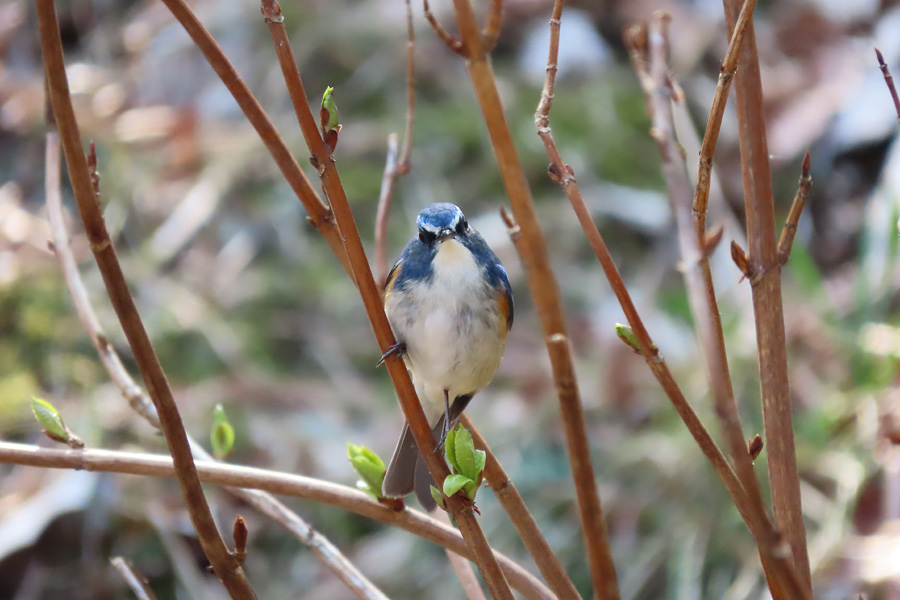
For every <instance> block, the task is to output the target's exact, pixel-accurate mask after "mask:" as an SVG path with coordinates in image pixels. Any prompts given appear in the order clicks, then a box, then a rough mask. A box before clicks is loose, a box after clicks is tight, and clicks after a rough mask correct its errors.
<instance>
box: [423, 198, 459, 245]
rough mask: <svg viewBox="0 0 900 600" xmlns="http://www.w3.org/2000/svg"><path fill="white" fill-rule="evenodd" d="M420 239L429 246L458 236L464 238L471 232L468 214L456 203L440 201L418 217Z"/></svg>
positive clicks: (424, 210) (425, 209)
mask: <svg viewBox="0 0 900 600" xmlns="http://www.w3.org/2000/svg"><path fill="white" fill-rule="evenodd" d="M416 225H418V227H419V240H420V241H421V242H422V243H424V244H428V245H429V246H431V245H433V244H435V243H436V242H443V241H445V240H448V239H453V238H456V237H460V238H464V237H466V236H467V235H468V233H469V223H468V221H466V216H465V215H464V214H463V212H462V211H461V210H460V209H459V207H458V206H456V205H455V204H451V203H449V202H439V203H437V204H432V205H431V206H428V207H426V208H424V209H422V212H420V213H419V217H418V218H417V219H416Z"/></svg>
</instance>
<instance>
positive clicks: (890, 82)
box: [875, 48, 900, 122]
mask: <svg viewBox="0 0 900 600" xmlns="http://www.w3.org/2000/svg"><path fill="white" fill-rule="evenodd" d="M875 57H876V58H877V59H878V67H879V68H880V69H881V74H882V75H884V82H885V83H886V84H887V87H888V90H889V91H890V92H891V100H893V101H894V110H895V111H897V121H898V122H900V98H898V97H897V88H896V87H895V86H894V77H893V75H891V70H890V69H889V68H888V66H887V63H886V62H884V55H883V54H882V53H881V50H879V49H878V48H875Z"/></svg>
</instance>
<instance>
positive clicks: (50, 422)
mask: <svg viewBox="0 0 900 600" xmlns="http://www.w3.org/2000/svg"><path fill="white" fill-rule="evenodd" d="M31 412H33V413H34V418H35V419H37V422H38V423H40V425H41V427H43V428H44V429H43V432H44V435H46V436H47V437H48V438H50V439H51V440H54V441H57V442H62V443H63V444H66V445H67V446H69V447H70V448H74V449H76V450H80V449H82V448H84V442H83V441H81V438H80V437H78V436H77V435H75V434H74V433H72V431H71V430H70V429H69V428H68V427H66V424H65V423H64V422H63V419H62V416H61V415H60V414H59V411H58V410H56V407H55V406H53V405H52V404H50V403H49V402H47V401H46V400H42V399H40V398H32V399H31Z"/></svg>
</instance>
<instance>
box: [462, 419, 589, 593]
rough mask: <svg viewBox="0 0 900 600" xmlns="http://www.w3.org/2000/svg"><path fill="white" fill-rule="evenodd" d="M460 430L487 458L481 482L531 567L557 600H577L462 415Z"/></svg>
mask: <svg viewBox="0 0 900 600" xmlns="http://www.w3.org/2000/svg"><path fill="white" fill-rule="evenodd" d="M460 418H461V420H462V424H463V426H465V427H467V428H468V429H469V430H470V431H471V432H472V439H473V440H474V441H475V447H476V448H478V449H479V450H484V451H485V453H486V455H487V462H486V464H485V467H484V478H485V479H486V480H487V482H488V484H489V485H490V487H491V491H492V492H494V495H495V496H496V497H497V500H499V501H500V506H502V507H503V510H504V511H506V514H507V516H508V517H509V519H510V521H512V524H513V526H514V527H515V528H516V532H518V534H519V538H520V539H521V540H522V543H524V544H525V549H526V550H528V553H529V554H530V555H531V558H532V559H534V563H535V565H536V566H537V568H538V570H540V572H541V575H543V576H544V580H545V581H546V582H547V585H549V586H550V589H551V590H553V593H554V594H556V597H557V598H559V599H560V600H580V598H581V596H579V595H578V590H577V589H575V584H573V583H572V580H571V579H570V578H569V576H568V575H567V574H566V571H565V569H564V568H563V566H562V564H561V563H560V562H559V559H558V558H557V557H556V555H555V554H553V550H552V549H551V548H550V544H548V543H547V539H546V538H545V537H544V536H543V535H542V534H541V531H540V529H538V526H537V523H536V522H535V521H534V517H533V516H532V515H531V512H530V511H529V510H528V507H527V506H526V505H525V500H523V499H522V496H521V494H519V490H517V489H516V486H515V485H514V484H513V482H512V480H510V478H509V475H507V473H506V471H505V470H504V469H503V466H502V465H501V464H500V462H499V461H498V460H497V457H496V456H494V453H493V452H491V448H490V446H488V444H487V441H486V440H485V439H484V437H482V435H481V432H479V431H478V428H476V427H475V425H474V424H473V423H472V421H471V420H470V419H469V417H467V416H466V415H465V414H463V415H462V416H461V417H460Z"/></svg>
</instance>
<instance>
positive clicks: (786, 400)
mask: <svg viewBox="0 0 900 600" xmlns="http://www.w3.org/2000/svg"><path fill="white" fill-rule="evenodd" d="M740 4H741V3H740V2H739V1H738V0H724V5H725V21H726V23H727V24H728V31H729V35H733V32H734V30H735V27H736V23H737V19H738V16H739V12H740ZM738 60H739V62H740V65H741V68H740V69H739V70H738V71H737V73H736V74H735V78H734V88H735V106H736V109H737V111H736V112H737V119H738V133H739V136H740V150H741V170H742V172H743V182H744V208H745V213H746V219H747V241H748V250H749V259H750V264H751V265H752V268H753V269H754V270H755V271H757V272H759V273H761V274H762V275H761V276H760V278H759V280H758V281H757V282H756V283H755V284H753V285H752V286H751V289H752V292H753V313H754V317H755V319H756V340H757V344H758V355H759V374H760V388H761V392H762V412H763V424H764V432H765V439H766V455H767V456H768V458H769V486H770V488H771V490H772V505H773V507H774V513H775V522H776V525H777V528H778V530H779V531H781V532H783V534H784V536H785V538H786V539H787V541H788V543H789V545H790V547H791V555H792V560H793V562H794V565H795V567H796V570H797V572H798V574H799V576H800V579H801V581H802V583H803V588H804V591H805V593H806V594H805V595H807V596H809V595H811V594H812V578H811V575H810V569H809V555H808V553H807V547H806V525H805V523H804V522H803V509H802V507H801V501H800V474H799V471H798V469H797V457H796V450H795V447H794V427H793V421H794V419H793V414H792V407H791V390H790V382H789V380H788V367H787V351H786V345H785V334H784V307H783V304H782V298H781V266H780V264H779V257H778V246H777V240H776V235H777V234H776V231H775V201H774V197H773V195H772V174H771V166H770V164H769V149H768V143H767V140H766V120H765V112H764V104H763V95H762V81H761V77H760V68H759V56H758V55H757V51H756V35H755V33H754V30H753V22H752V21H751V22H750V23H749V24H748V25H747V29H746V32H745V33H744V42H743V44H742V45H741V50H740V54H739V58H738Z"/></svg>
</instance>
